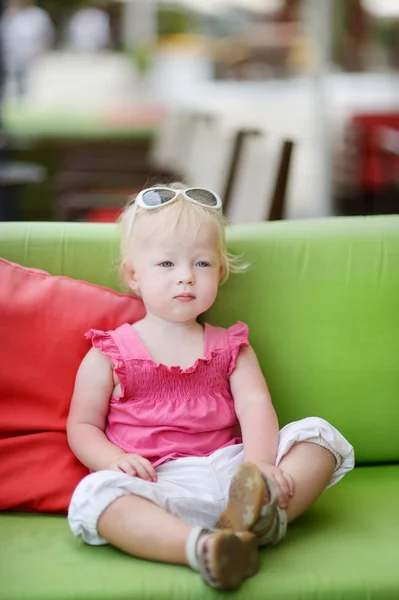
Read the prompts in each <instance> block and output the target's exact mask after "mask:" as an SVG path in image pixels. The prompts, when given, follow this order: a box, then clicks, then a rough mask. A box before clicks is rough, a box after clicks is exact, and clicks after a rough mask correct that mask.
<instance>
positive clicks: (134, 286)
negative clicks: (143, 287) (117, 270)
mask: <svg viewBox="0 0 399 600" xmlns="http://www.w3.org/2000/svg"><path fill="white" fill-rule="evenodd" d="M123 274H124V279H125V282H126V285H127V286H128V288H130V289H131V290H132V292H134V293H135V294H137V295H140V289H139V286H138V283H137V279H136V272H135V271H134V269H133V267H132V266H131V265H128V264H127V263H126V262H124V263H123Z"/></svg>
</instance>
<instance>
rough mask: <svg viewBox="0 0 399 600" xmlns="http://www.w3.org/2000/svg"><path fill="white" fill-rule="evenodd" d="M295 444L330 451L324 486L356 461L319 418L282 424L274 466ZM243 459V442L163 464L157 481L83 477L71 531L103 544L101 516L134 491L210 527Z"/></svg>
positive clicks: (102, 474) (103, 474) (116, 475)
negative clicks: (332, 463) (328, 478)
mask: <svg viewBox="0 0 399 600" xmlns="http://www.w3.org/2000/svg"><path fill="white" fill-rule="evenodd" d="M297 442H314V443H316V444H319V445H320V446H323V447H325V448H328V449H329V450H331V452H333V454H334V456H335V457H336V460H337V466H336V469H335V472H334V474H333V476H332V478H331V481H330V483H329V485H328V486H327V487H330V486H332V485H334V484H335V483H337V482H338V481H339V480H340V479H342V477H343V476H344V475H345V473H347V472H348V471H350V470H351V469H353V467H354V465H355V458H354V450H353V447H352V446H351V445H350V444H349V442H347V440H346V439H345V438H344V437H343V435H341V434H340V433H339V431H337V430H336V429H335V428H334V427H333V426H332V425H330V424H329V423H327V421H324V420H323V419H320V418H318V417H308V418H306V419H302V420H301V421H294V422H293V423H289V424H288V425H286V426H285V427H283V429H282V430H281V431H280V439H279V445H278V450H277V457H276V465H278V464H279V462H280V461H281V459H282V458H283V457H284V456H285V454H287V453H288V451H289V450H290V449H291V448H292V446H293V445H294V444H295V443H297ZM243 460H244V449H243V444H237V445H234V446H227V447H225V448H221V449H219V450H216V452H214V453H213V454H211V455H210V456H206V457H188V458H178V459H176V460H170V461H168V462H165V463H163V464H162V465H160V466H159V467H157V468H156V472H157V475H158V481H156V482H150V481H145V480H144V479H139V478H138V477H131V476H130V475H126V474H125V473H120V472H118V471H110V470H107V471H97V472H95V473H91V474H90V475H87V476H86V477H85V478H84V479H82V481H81V482H80V483H79V485H78V486H77V488H76V489H75V491H74V493H73V496H72V499H71V503H70V506H69V512H68V522H69V525H70V527H71V529H72V532H73V534H74V535H76V536H77V537H82V538H83V540H84V541H85V542H86V543H88V544H92V545H95V546H96V545H102V544H107V543H108V542H107V541H106V540H104V538H102V537H101V536H100V535H99V534H98V533H97V522H98V520H99V518H100V516H101V514H102V513H103V511H104V510H105V509H106V508H107V507H108V506H109V505H110V504H111V503H112V502H114V500H116V499H117V498H119V497H120V496H124V495H129V494H134V495H137V496H141V497H142V498H146V499H147V500H150V501H151V502H153V503H154V504H156V505H158V506H160V507H161V508H163V509H164V510H166V511H167V512H168V513H170V514H172V515H174V516H175V517H178V518H179V519H181V520H182V521H185V522H186V523H189V524H190V525H193V526H201V527H212V526H213V525H214V523H215V521H216V519H217V517H218V516H219V514H220V513H221V512H222V510H224V508H225V507H226V504H227V501H228V495H229V486H230V481H231V479H232V477H233V475H234V473H235V472H236V470H237V468H238V467H239V465H240V464H241V463H242V462H243Z"/></svg>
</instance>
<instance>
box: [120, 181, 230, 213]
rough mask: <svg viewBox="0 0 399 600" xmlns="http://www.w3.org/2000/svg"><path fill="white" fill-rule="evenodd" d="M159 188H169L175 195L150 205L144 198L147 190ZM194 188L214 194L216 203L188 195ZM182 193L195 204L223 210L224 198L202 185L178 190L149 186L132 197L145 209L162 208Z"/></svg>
mask: <svg viewBox="0 0 399 600" xmlns="http://www.w3.org/2000/svg"><path fill="white" fill-rule="evenodd" d="M159 190H168V192H173V193H174V194H175V195H174V196H173V198H171V199H170V200H167V201H166V202H162V204H155V205H154V206H148V204H146V203H145V202H144V200H143V196H144V194H145V193H146V192H150V191H155V192H159ZM192 190H201V191H204V192H208V194H212V196H214V198H215V199H216V204H215V205H212V204H206V203H205V202H199V201H198V200H194V198H190V196H188V195H187V192H190V191H192ZM180 195H183V196H184V197H185V199H186V200H188V201H189V202H192V203H193V204H198V205H199V206H202V207H205V208H210V209H212V210H221V208H222V200H221V198H220V196H219V195H218V194H217V193H216V192H214V191H213V190H208V189H206V188H202V187H189V188H185V189H183V190H180V189H179V190H176V189H174V188H170V187H167V186H159V187H149V188H146V189H144V190H141V192H139V193H138V194H137V196H136V197H135V198H132V204H135V205H136V206H140V208H144V209H145V210H154V209H155V208H161V207H162V206H167V205H168V204H172V202H176V200H177V198H178V196H180Z"/></svg>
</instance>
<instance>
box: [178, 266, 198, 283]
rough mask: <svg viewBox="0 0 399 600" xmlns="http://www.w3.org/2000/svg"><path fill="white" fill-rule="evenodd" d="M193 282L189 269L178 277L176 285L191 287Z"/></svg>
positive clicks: (192, 273)
mask: <svg viewBox="0 0 399 600" xmlns="http://www.w3.org/2000/svg"><path fill="white" fill-rule="evenodd" d="M194 281H195V278H194V272H193V271H192V270H191V269H185V270H184V271H181V272H180V273H179V275H178V283H180V284H186V285H192V284H193V283H194Z"/></svg>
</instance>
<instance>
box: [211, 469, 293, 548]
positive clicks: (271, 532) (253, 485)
mask: <svg viewBox="0 0 399 600" xmlns="http://www.w3.org/2000/svg"><path fill="white" fill-rule="evenodd" d="M215 527H217V528H220V529H231V530H233V531H235V532H239V531H251V532H253V533H255V534H256V537H257V542H258V544H259V545H265V544H277V543H278V542H279V541H280V540H281V539H282V538H283V537H284V535H285V533H286V530H287V513H286V512H285V510H282V509H280V508H279V506H278V504H277V495H276V491H275V489H274V486H273V484H272V483H271V481H270V480H269V479H268V478H267V477H266V476H265V475H264V474H263V473H262V472H261V471H260V469H259V468H258V467H257V466H256V465H254V464H253V463H243V464H242V465H241V466H240V467H239V468H238V470H237V472H236V473H235V475H234V476H233V479H232V480H231V484H230V490H229V500H228V503H227V506H226V508H225V509H224V511H223V512H222V513H221V514H220V515H219V517H218V519H217V521H216V524H215Z"/></svg>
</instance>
